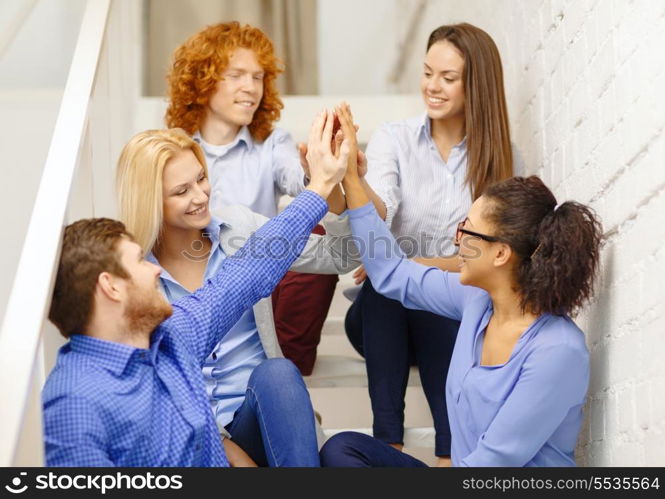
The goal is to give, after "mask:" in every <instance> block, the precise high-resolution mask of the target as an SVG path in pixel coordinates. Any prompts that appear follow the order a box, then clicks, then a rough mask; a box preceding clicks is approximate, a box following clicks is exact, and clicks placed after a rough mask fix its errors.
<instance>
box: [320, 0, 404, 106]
mask: <svg viewBox="0 0 665 499" xmlns="http://www.w3.org/2000/svg"><path fill="white" fill-rule="evenodd" d="M397 3H398V0H362V1H358V0H318V29H319V39H318V41H319V46H318V49H319V94H321V95H349V94H350V95H372V94H384V93H387V91H388V90H389V86H388V84H387V75H388V73H389V72H390V69H391V63H392V62H393V61H394V59H395V57H396V50H395V47H396V41H395V40H396V38H397V37H396V36H395V35H394V33H395V32H396V30H397V26H398V24H399V22H400V18H399V12H398V10H397V9H396V5H397Z"/></svg>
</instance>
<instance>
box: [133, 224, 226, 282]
mask: <svg viewBox="0 0 665 499" xmlns="http://www.w3.org/2000/svg"><path fill="white" fill-rule="evenodd" d="M224 228H229V229H232V228H233V227H232V226H231V224H230V223H228V222H226V221H225V220H222V219H221V218H219V217H217V216H215V215H211V216H210V223H209V224H208V225H206V228H205V229H204V230H203V233H204V234H206V235H207V236H208V238H209V239H210V241H211V242H212V247H211V248H210V254H211V255H212V253H213V252H215V251H216V250H217V249H218V248H219V249H222V248H221V244H220V237H219V236H220V232H221V231H222V229H224ZM145 259H146V260H148V261H149V262H150V263H154V264H155V265H159V266H160V267H161V265H160V263H159V260H157V258H156V257H155V254H154V253H153V252H152V250H150V251H149V252H148V253H147V254H146V256H145ZM159 277H160V278H162V279H166V280H167V281H172V282H175V283H177V282H178V281H176V280H175V279H174V278H173V276H172V275H171V274H169V273H168V271H167V270H166V269H164V268H162V273H161V275H160V276H159Z"/></svg>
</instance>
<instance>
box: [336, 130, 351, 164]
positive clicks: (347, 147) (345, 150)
mask: <svg viewBox="0 0 665 499" xmlns="http://www.w3.org/2000/svg"><path fill="white" fill-rule="evenodd" d="M349 154H351V141H350V140H349V139H347V138H346V137H344V140H343V141H342V145H341V146H339V161H342V162H343V163H344V171H346V165H347V164H348V161H349Z"/></svg>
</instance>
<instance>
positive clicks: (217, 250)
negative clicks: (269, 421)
mask: <svg viewBox="0 0 665 499" xmlns="http://www.w3.org/2000/svg"><path fill="white" fill-rule="evenodd" d="M230 228H231V227H230V226H229V224H228V223H226V222H224V221H222V220H220V219H219V218H217V217H215V216H213V217H212V218H211V220H210V223H209V224H208V226H207V227H206V228H205V230H204V232H205V234H206V235H207V237H208V238H209V239H210V242H211V248H210V252H209V254H208V263H207V265H206V269H205V274H204V276H203V281H204V282H205V281H207V280H208V279H211V278H212V277H213V276H214V275H215V274H217V272H219V269H220V267H221V266H222V262H223V261H224V259H225V258H226V254H225V253H224V250H223V249H222V246H221V244H220V238H219V234H220V231H222V230H225V229H227V230H228V229H230ZM146 260H148V261H149V262H152V263H154V264H155V265H160V263H159V261H158V260H157V258H155V255H154V254H153V253H152V252H150V253H148V255H147V256H146ZM159 282H160V286H161V288H162V291H163V292H164V295H165V296H166V299H167V300H169V301H170V302H174V301H176V300H179V299H180V298H183V297H185V296H187V295H188V294H190V291H189V290H187V289H186V288H184V287H183V286H182V285H181V284H180V283H179V282H178V281H176V280H175V279H174V278H173V276H172V275H171V274H169V273H168V271H167V270H164V269H163V270H162V273H161V275H160V276H159ZM266 358H267V357H266V353H265V350H264V349H263V345H262V344H261V338H260V336H259V331H258V328H257V327H256V319H255V318H254V310H253V309H252V308H251V307H250V308H249V309H248V310H246V311H245V313H243V314H242V316H241V317H240V320H238V322H236V323H235V324H234V325H233V327H232V328H231V329H230V330H229V332H228V333H227V334H226V335H224V337H223V338H222V340H221V341H220V342H219V343H217V345H215V348H214V350H213V351H212V352H211V353H210V355H209V356H208V358H206V360H205V362H204V363H203V379H204V380H205V384H206V392H207V393H208V397H209V398H210V406H211V408H212V412H213V414H214V415H215V420H216V421H217V426H218V427H219V428H220V430H221V429H222V428H225V427H226V426H227V425H228V424H229V423H230V422H231V421H232V420H233V415H234V414H235V412H236V411H237V410H238V408H239V407H240V406H241V405H242V403H243V402H244V400H245V392H246V391H247V384H248V383H249V377H250V376H251V375H252V372H253V371H254V368H255V367H257V366H258V365H259V364H260V363H261V362H263V361H264V360H265V359H266Z"/></svg>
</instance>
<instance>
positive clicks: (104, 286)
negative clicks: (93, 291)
mask: <svg viewBox="0 0 665 499" xmlns="http://www.w3.org/2000/svg"><path fill="white" fill-rule="evenodd" d="M97 290H98V291H99V292H101V293H102V294H103V295H104V296H105V297H106V298H107V299H109V300H111V301H117V302H119V301H121V298H122V293H123V291H124V286H123V285H122V283H121V282H120V278H119V277H117V276H114V275H112V274H111V273H109V272H102V273H101V274H99V277H98V278H97Z"/></svg>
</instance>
